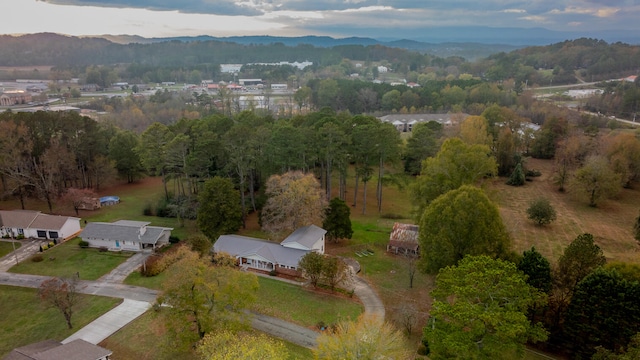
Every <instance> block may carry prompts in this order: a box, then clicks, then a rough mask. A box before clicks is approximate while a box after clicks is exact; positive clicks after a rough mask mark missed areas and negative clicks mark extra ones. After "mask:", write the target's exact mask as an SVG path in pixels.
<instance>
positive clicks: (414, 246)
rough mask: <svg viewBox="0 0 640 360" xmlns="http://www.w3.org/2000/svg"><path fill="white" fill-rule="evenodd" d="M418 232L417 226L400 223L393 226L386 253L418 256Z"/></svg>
mask: <svg viewBox="0 0 640 360" xmlns="http://www.w3.org/2000/svg"><path fill="white" fill-rule="evenodd" d="M418 230H419V227H418V225H413V224H402V223H395V224H393V230H391V235H389V244H388V245H387V251H390V252H393V253H396V254H405V255H412V256H418V255H419V254H420V243H419V242H418Z"/></svg>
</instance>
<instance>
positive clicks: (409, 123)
mask: <svg viewBox="0 0 640 360" xmlns="http://www.w3.org/2000/svg"><path fill="white" fill-rule="evenodd" d="M468 116H469V115H468V114H464V113H454V114H451V113H447V114H392V115H385V116H382V117H379V118H378V119H380V121H382V122H388V123H391V124H392V125H393V126H395V128H396V129H398V131H400V132H411V131H412V130H413V126H414V125H415V124H418V123H423V122H429V121H435V122H437V123H439V124H441V125H442V126H444V127H450V126H453V125H459V124H460V123H461V122H462V121H464V119H466V118H467V117H468Z"/></svg>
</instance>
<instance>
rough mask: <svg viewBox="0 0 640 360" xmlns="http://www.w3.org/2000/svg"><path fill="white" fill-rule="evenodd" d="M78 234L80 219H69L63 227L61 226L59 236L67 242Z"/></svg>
mask: <svg viewBox="0 0 640 360" xmlns="http://www.w3.org/2000/svg"><path fill="white" fill-rule="evenodd" d="M78 232H80V219H78V218H69V219H68V220H67V221H66V222H65V223H64V225H62V228H61V229H60V233H59V236H60V237H61V238H64V239H65V240H67V239H68V238H70V237H72V236H74V235H75V234H77V233H78Z"/></svg>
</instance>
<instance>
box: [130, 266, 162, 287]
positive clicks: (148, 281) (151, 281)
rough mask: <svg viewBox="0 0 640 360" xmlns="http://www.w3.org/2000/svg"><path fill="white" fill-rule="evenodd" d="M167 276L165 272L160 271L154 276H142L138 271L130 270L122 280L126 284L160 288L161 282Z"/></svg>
mask: <svg viewBox="0 0 640 360" xmlns="http://www.w3.org/2000/svg"><path fill="white" fill-rule="evenodd" d="M166 278H167V272H161V273H160V274H158V275H156V276H151V277H146V276H142V274H141V273H140V271H134V272H132V273H131V274H130V275H129V276H127V278H126V279H125V280H124V283H125V284H127V285H135V286H142V287H146V288H149V289H156V290H162V283H163V282H164V280H165V279H166Z"/></svg>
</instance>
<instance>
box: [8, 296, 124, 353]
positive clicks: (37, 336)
mask: <svg viewBox="0 0 640 360" xmlns="http://www.w3.org/2000/svg"><path fill="white" fill-rule="evenodd" d="M120 302H121V300H120V299H113V298H107V297H101V296H90V295H80V302H79V303H78V305H77V306H76V308H75V311H74V313H73V317H72V318H71V322H72V324H73V326H74V328H73V329H71V330H69V329H67V325H66V322H65V320H64V317H63V316H62V314H61V313H60V312H59V311H58V310H57V309H54V308H46V307H45V306H44V305H43V304H42V303H41V302H40V300H38V298H37V290H36V289H27V288H20V287H13V286H0V309H2V310H1V313H2V315H1V316H0V358H2V357H3V356H4V355H6V354H7V353H8V352H9V351H11V349H13V348H15V347H19V346H24V345H27V344H30V343H33V342H38V341H42V340H47V339H55V340H63V339H65V338H67V337H68V336H70V335H71V334H73V333H74V332H76V331H77V330H78V329H80V328H82V327H83V326H85V325H87V324H88V323H90V322H91V321H93V320H95V319H96V318H98V317H99V316H101V315H102V314H104V313H105V312H107V311H109V310H110V309H112V308H113V307H115V306H116V305H117V304H119V303H120Z"/></svg>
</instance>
